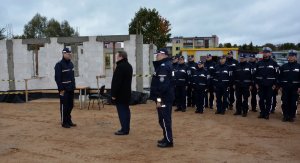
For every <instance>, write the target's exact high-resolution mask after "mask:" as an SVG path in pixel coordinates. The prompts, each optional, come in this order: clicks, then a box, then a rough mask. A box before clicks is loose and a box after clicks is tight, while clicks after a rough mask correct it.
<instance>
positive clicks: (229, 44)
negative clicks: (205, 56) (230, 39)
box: [224, 43, 232, 48]
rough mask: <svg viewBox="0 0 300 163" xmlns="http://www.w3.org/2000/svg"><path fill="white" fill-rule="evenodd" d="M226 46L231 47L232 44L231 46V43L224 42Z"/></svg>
mask: <svg viewBox="0 0 300 163" xmlns="http://www.w3.org/2000/svg"><path fill="white" fill-rule="evenodd" d="M224 47H225V48H231V47H232V46H231V43H224Z"/></svg>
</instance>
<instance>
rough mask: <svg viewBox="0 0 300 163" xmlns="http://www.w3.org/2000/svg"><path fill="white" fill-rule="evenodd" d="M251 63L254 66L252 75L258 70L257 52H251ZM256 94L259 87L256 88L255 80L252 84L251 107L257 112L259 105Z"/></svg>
mask: <svg viewBox="0 0 300 163" xmlns="http://www.w3.org/2000/svg"><path fill="white" fill-rule="evenodd" d="M249 63H250V64H251V66H252V75H254V74H255V71H256V58H255V54H250V57H249ZM253 77H254V76H253ZM256 95H257V89H256V86H255V82H254V80H253V82H252V84H251V108H252V109H251V111H253V112H257V109H256V106H257V100H256Z"/></svg>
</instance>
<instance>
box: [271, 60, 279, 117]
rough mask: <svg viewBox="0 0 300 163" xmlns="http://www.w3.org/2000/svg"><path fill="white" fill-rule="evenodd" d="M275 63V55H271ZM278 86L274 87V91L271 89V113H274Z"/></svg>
mask: <svg viewBox="0 0 300 163" xmlns="http://www.w3.org/2000/svg"><path fill="white" fill-rule="evenodd" d="M271 58H272V59H273V60H274V61H275V62H276V57H275V55H272V57H271ZM278 89H279V88H278V85H276V87H275V89H273V94H272V100H271V101H272V105H271V113H275V109H276V105H277V95H278Z"/></svg>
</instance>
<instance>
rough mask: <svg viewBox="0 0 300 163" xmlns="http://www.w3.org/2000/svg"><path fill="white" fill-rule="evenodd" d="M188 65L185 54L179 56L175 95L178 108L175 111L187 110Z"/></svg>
mask: <svg viewBox="0 0 300 163" xmlns="http://www.w3.org/2000/svg"><path fill="white" fill-rule="evenodd" d="M187 69H188V67H187V66H186V64H185V62H184V56H179V63H178V65H177V69H176V72H175V85H176V86H175V97H176V104H177V109H176V110H175V111H182V112H185V111H186V87H187V85H188V74H187Z"/></svg>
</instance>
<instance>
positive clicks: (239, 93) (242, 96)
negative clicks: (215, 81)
mask: <svg viewBox="0 0 300 163" xmlns="http://www.w3.org/2000/svg"><path fill="white" fill-rule="evenodd" d="M235 96H236V112H237V113H242V112H243V114H247V113H248V109H249V106H248V98H249V96H250V91H249V87H236V92H235Z"/></svg>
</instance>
